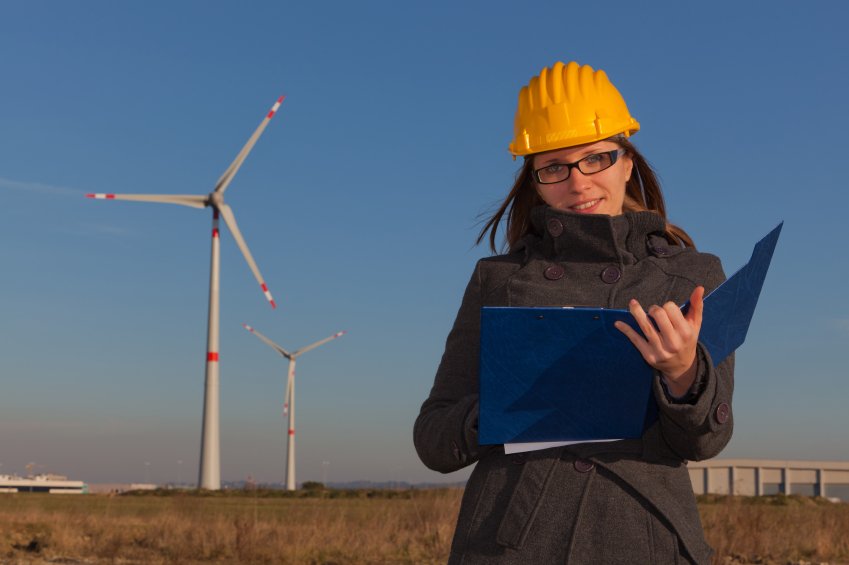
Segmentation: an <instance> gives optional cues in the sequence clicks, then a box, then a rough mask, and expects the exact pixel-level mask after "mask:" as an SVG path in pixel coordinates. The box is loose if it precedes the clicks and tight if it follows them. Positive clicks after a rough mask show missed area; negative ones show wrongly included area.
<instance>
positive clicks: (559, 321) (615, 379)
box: [478, 222, 784, 444]
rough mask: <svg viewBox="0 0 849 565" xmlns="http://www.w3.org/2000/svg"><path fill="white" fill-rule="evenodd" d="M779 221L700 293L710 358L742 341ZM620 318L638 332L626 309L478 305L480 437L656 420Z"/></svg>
mask: <svg viewBox="0 0 849 565" xmlns="http://www.w3.org/2000/svg"><path fill="white" fill-rule="evenodd" d="M783 225H784V223H783V222H782V223H780V224H778V226H777V227H776V228H775V229H773V230H772V231H771V232H770V233H769V234H767V235H766V237H764V238H763V239H762V240H760V241H759V242H758V243H757V244H756V245H755V248H754V251H753V252H752V257H751V259H750V260H749V262H748V263H746V265H744V266H743V267H742V268H741V269H740V270H738V271H737V272H736V273H734V275H732V276H731V277H730V278H729V279H728V280H726V281H725V282H724V283H723V284H721V285H720V286H719V287H717V288H716V289H714V291H713V292H711V293H710V294H709V295H708V296H706V297H705V299H704V316H703V318H702V327H701V331H700V333H699V341H700V342H701V343H702V344H703V345H704V346H705V348H706V349H707V350H708V352H709V353H710V356H711V359H713V362H714V363H715V364H718V363H720V362H721V361H722V360H724V359H725V358H726V357H727V356H728V355H729V354H731V352H732V351H734V350H735V349H737V348H738V347H740V345H742V344H743V341H744V340H745V339H746V333H747V331H748V329H749V324H750V322H751V320H752V316H753V315H754V312H755V306H756V305H757V302H758V297H759V296H760V292H761V288H762V287H763V283H764V279H765V278H766V273H767V270H768V269H769V264H770V261H771V260H772V255H773V252H774V251H775V246H776V244H777V243H778V236H779V234H780V233H781V228H782V226H783ZM687 307H688V304H684V305H683V306H682V308H683V309H686V308H687ZM617 320H621V321H623V322H625V323H627V324H629V325H631V326H632V327H634V328H637V325H636V322H635V321H634V319H633V317H632V316H631V313H630V312H628V311H627V310H612V309H604V308H511V307H484V308H482V309H481V337H480V340H481V341H480V420H479V439H478V441H479V442H480V443H481V444H502V443H523V442H540V441H583V440H596V439H613V438H637V437H640V436H641V435H642V433H643V430H644V429H645V428H646V427H647V426H649V425H651V424H652V423H653V422H654V421H655V420H656V419H657V404H656V402H655V399H654V395H653V393H652V380H653V378H654V373H653V370H652V368H651V367H649V365H647V364H646V362H645V361H644V360H643V358H642V356H641V355H640V353H639V351H637V349H636V348H635V347H634V346H633V345H632V344H631V342H630V341H628V339H627V338H626V337H625V336H624V335H623V334H622V333H621V332H620V331H619V330H617V329H616V328H615V327H614V326H613V323H614V322H615V321H617ZM638 331H639V330H638Z"/></svg>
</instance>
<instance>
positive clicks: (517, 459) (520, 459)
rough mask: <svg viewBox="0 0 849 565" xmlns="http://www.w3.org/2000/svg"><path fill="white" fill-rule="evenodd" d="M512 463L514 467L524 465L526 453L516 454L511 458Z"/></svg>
mask: <svg viewBox="0 0 849 565" xmlns="http://www.w3.org/2000/svg"><path fill="white" fill-rule="evenodd" d="M510 462H511V463H513V464H514V465H522V464H523V463H524V462H525V454H524V453H515V454H513V455H511V456H510Z"/></svg>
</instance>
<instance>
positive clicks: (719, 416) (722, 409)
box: [716, 402, 731, 424]
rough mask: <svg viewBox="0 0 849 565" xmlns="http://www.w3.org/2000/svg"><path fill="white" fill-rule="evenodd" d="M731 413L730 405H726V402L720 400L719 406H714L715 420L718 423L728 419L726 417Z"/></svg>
mask: <svg viewBox="0 0 849 565" xmlns="http://www.w3.org/2000/svg"><path fill="white" fill-rule="evenodd" d="M730 415H731V407H730V406H728V403H727V402H722V403H721V404H720V405H719V406H717V407H716V421H717V422H719V423H720V424H724V423H725V422H727V421H728V417H729V416H730Z"/></svg>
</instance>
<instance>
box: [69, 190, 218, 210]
mask: <svg viewBox="0 0 849 565" xmlns="http://www.w3.org/2000/svg"><path fill="white" fill-rule="evenodd" d="M85 196H86V198H95V199H97V200H135V201H138V202H159V203H162V204H180V205H182V206H191V207H192V208H205V207H206V205H207V199H208V197H206V196H199V195H195V194H102V193H100V194H86V195H85Z"/></svg>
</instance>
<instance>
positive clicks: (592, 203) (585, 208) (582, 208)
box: [569, 198, 602, 214]
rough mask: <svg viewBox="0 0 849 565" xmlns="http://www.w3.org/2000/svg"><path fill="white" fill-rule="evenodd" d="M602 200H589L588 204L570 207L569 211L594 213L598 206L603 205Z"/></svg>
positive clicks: (583, 203)
mask: <svg viewBox="0 0 849 565" xmlns="http://www.w3.org/2000/svg"><path fill="white" fill-rule="evenodd" d="M601 200H602V199H601V198H596V199H595V200H587V201H586V202H581V203H580V204H575V205H574V206H570V207H569V209H570V210H572V211H573V212H581V213H584V214H587V213H590V212H592V211H594V210H595V209H596V208H597V207H598V205H599V204H601Z"/></svg>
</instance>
